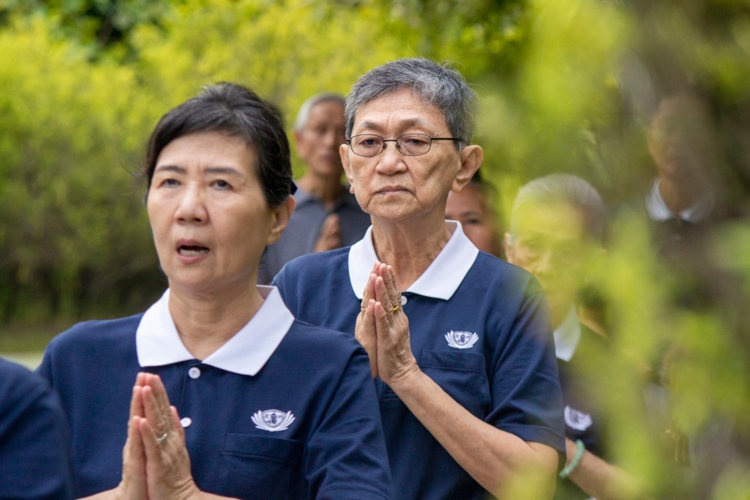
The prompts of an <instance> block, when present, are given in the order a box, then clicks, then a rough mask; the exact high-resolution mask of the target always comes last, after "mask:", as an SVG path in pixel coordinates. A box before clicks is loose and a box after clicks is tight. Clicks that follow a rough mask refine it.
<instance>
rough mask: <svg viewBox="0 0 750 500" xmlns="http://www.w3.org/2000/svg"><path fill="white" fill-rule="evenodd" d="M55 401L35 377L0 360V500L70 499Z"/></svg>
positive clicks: (66, 453) (62, 424)
mask: <svg viewBox="0 0 750 500" xmlns="http://www.w3.org/2000/svg"><path fill="white" fill-rule="evenodd" d="M72 471H73V469H72V468H71V464H70V440H69V435H68V428H67V422H66V419H65V415H64V414H63V411H62V408H61V407H60V401H59V399H58V397H57V394H55V393H54V392H53V391H52V389H50V388H49V387H47V384H46V383H45V382H44V380H42V379H41V378H40V377H39V376H38V375H36V374H34V373H31V372H30V371H28V370H27V369H25V368H23V367H21V366H18V365H16V364H14V363H9V362H7V361H5V360H2V359H0V499H3V500H4V499H11V498H13V499H34V500H45V499H50V500H52V499H54V500H67V499H72V498H74V493H73V472H72Z"/></svg>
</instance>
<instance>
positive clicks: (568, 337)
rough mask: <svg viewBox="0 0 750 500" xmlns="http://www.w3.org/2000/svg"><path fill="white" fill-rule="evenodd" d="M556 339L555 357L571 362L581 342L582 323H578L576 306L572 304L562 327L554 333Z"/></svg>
mask: <svg viewBox="0 0 750 500" xmlns="http://www.w3.org/2000/svg"><path fill="white" fill-rule="evenodd" d="M552 336H553V337H554V338H555V355H556V356H557V357H558V358H559V359H562V360H563V361H570V360H571V359H573V355H574V354H575V353H576V349H578V343H579V342H580V341H581V323H580V322H579V321H578V314H576V307H575V305H573V304H571V306H570V311H568V315H567V316H565V319H564V320H563V321H562V323H560V325H559V326H558V327H557V328H555V331H554V332H552Z"/></svg>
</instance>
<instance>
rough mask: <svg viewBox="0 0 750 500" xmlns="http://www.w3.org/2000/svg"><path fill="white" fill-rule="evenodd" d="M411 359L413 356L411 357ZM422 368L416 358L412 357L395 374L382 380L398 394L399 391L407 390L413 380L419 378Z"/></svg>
mask: <svg viewBox="0 0 750 500" xmlns="http://www.w3.org/2000/svg"><path fill="white" fill-rule="evenodd" d="M412 359H413V358H412ZM421 373H422V370H421V369H420V368H419V365H418V364H417V360H416V359H413V361H412V362H411V363H409V364H408V365H407V366H405V367H404V368H403V369H402V370H400V371H399V372H398V373H397V374H395V375H394V376H392V377H390V378H389V379H388V380H387V381H386V380H383V382H385V383H386V384H387V385H388V387H390V388H391V389H393V392H395V393H396V394H398V393H399V392H401V391H404V390H407V389H408V388H409V387H410V386H411V385H413V384H414V382H415V381H416V380H417V379H418V378H419V375H420V374H421Z"/></svg>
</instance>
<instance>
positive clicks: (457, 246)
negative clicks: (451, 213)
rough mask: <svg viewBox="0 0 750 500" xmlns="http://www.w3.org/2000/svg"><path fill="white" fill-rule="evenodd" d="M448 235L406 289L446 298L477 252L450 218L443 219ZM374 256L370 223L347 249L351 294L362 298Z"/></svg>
mask: <svg viewBox="0 0 750 500" xmlns="http://www.w3.org/2000/svg"><path fill="white" fill-rule="evenodd" d="M445 223H446V226H447V228H448V231H450V232H451V238H450V240H448V243H446V245H445V246H444V247H443V249H442V250H441V251H440V253H439V254H438V256H437V257H436V258H435V260H433V261H432V264H430V266H429V267H428V268H427V270H426V271H425V272H424V273H422V276H420V277H419V279H417V281H415V282H414V283H413V284H412V285H411V286H410V287H409V289H408V290H406V291H407V292H410V293H415V294H417V295H422V296H424V297H432V298H435V299H443V300H449V299H450V298H451V297H452V296H453V294H454V293H455V292H456V290H457V289H458V287H459V285H460V284H461V282H462V281H463V280H464V277H465V276H466V273H468V272H469V269H471V266H473V265H474V261H475V260H476V258H477V255H479V250H478V249H477V247H475V246H474V244H473V243H472V242H471V241H469V238H467V237H466V235H465V234H464V231H463V229H461V223H460V222H456V221H453V220H446V221H445ZM376 262H378V256H377V254H376V253H375V247H374V246H373V244H372V226H370V228H369V229H368V230H367V232H366V233H365V236H364V238H362V239H361V240H359V241H358V242H357V243H355V244H354V245H352V246H351V248H350V249H349V280H350V281H351V285H352V289H353V290H354V295H356V296H357V298H358V299H360V300H362V294H363V293H364V291H365V286H366V285H367V279H368V278H369V277H370V272H371V271H372V268H373V266H374V265H375V263H376Z"/></svg>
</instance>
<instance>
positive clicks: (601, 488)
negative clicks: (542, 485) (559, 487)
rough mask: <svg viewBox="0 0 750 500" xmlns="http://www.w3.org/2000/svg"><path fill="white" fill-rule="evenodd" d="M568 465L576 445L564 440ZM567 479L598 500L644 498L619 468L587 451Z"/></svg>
mask: <svg viewBox="0 0 750 500" xmlns="http://www.w3.org/2000/svg"><path fill="white" fill-rule="evenodd" d="M565 442H566V448H567V450H568V452H567V456H568V463H570V461H571V460H572V459H573V456H574V455H575V452H576V445H575V443H573V442H572V441H571V440H570V439H566V440H565ZM568 479H570V480H571V481H573V482H574V483H575V484H577V485H578V486H579V487H580V488H581V489H582V490H583V491H585V492H586V493H588V494H589V495H591V496H592V497H594V498H597V499H598V500H636V499H643V498H646V497H645V496H644V495H642V494H639V493H638V491H637V488H636V486H635V481H634V480H633V478H632V477H631V476H630V475H629V474H628V473H627V472H625V471H624V470H622V469H620V468H619V467H617V466H615V465H612V464H609V463H607V462H605V461H604V460H602V459H601V458H599V457H597V456H596V455H594V454H593V453H591V452H589V451H585V452H584V454H583V457H582V458H581V462H580V463H579V464H578V467H576V468H575V469H573V472H571V473H570V475H569V476H568Z"/></svg>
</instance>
